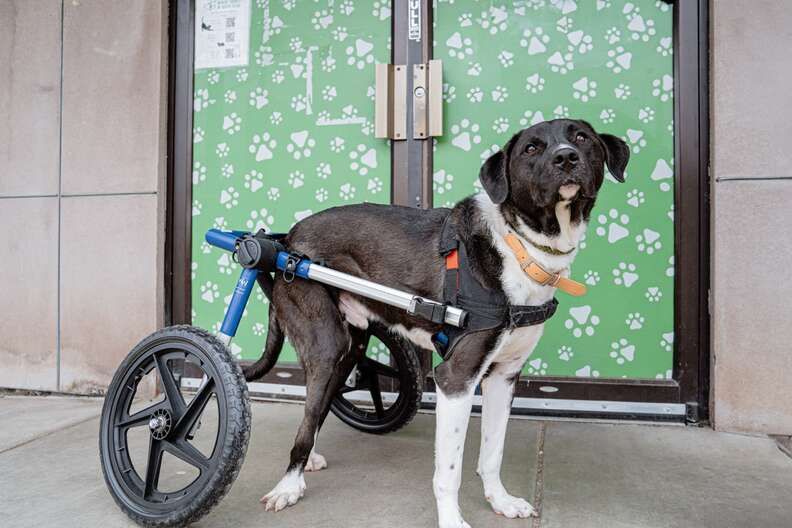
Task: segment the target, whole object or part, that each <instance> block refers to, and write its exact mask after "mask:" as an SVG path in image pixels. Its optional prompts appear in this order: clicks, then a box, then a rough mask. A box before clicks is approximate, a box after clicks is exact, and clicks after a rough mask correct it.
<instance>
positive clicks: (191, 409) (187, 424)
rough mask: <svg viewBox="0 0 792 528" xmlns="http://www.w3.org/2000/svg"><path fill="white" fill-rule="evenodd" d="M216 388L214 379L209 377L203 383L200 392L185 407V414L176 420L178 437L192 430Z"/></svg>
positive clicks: (175, 432)
mask: <svg viewBox="0 0 792 528" xmlns="http://www.w3.org/2000/svg"><path fill="white" fill-rule="evenodd" d="M214 388H215V384H214V379H213V378H207V380H206V381H205V382H204V384H203V385H201V388H200V389H198V392H196V393H195V396H193V399H192V400H190V404H189V405H188V406H187V409H185V411H184V414H183V415H182V417H181V418H180V419H179V421H178V422H176V426H175V428H174V435H176V437H177V438H183V437H184V435H186V434H188V433H189V432H190V431H192V429H193V426H195V422H197V421H198V418H200V417H201V414H202V413H203V411H204V409H205V408H206V404H207V403H208V402H209V398H211V396H212V394H213V393H214Z"/></svg>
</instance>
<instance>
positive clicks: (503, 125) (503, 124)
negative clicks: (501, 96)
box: [492, 117, 509, 134]
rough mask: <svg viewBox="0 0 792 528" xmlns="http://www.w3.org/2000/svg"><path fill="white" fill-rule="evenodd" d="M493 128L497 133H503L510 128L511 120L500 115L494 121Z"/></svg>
mask: <svg viewBox="0 0 792 528" xmlns="http://www.w3.org/2000/svg"><path fill="white" fill-rule="evenodd" d="M492 130H493V131H494V132H495V133H496V134H503V133H505V132H507V131H508V130H509V120H508V119H507V118H505V117H498V118H497V119H495V121H493V122H492Z"/></svg>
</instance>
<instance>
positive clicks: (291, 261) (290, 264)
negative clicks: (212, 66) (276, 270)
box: [283, 255, 300, 282]
mask: <svg viewBox="0 0 792 528" xmlns="http://www.w3.org/2000/svg"><path fill="white" fill-rule="evenodd" d="M299 263H300V259H299V257H296V256H294V255H289V256H288V257H286V266H284V268H283V280H285V281H286V282H292V281H294V277H295V271H296V270H297V264H299Z"/></svg>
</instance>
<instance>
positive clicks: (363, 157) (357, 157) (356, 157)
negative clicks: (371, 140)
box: [349, 143, 377, 176]
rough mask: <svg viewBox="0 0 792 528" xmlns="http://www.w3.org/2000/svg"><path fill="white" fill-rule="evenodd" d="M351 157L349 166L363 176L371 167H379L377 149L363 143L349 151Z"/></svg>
mask: <svg viewBox="0 0 792 528" xmlns="http://www.w3.org/2000/svg"><path fill="white" fill-rule="evenodd" d="M349 159H350V160H351V162H350V164H349V168H350V169H352V170H353V171H357V173H358V174H360V175H361V176H365V175H366V174H368V171H369V169H376V168H377V151H376V150H374V149H373V148H369V147H367V146H366V145H364V144H362V143H361V144H360V145H358V146H357V148H356V149H355V150H352V151H350V152H349Z"/></svg>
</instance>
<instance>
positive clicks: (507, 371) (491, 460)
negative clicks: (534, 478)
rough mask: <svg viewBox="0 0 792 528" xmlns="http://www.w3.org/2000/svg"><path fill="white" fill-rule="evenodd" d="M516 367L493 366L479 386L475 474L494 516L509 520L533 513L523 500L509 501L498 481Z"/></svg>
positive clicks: (513, 498) (517, 371) (516, 498)
mask: <svg viewBox="0 0 792 528" xmlns="http://www.w3.org/2000/svg"><path fill="white" fill-rule="evenodd" d="M519 368H520V365H516V366H514V367H512V366H508V365H502V364H497V365H495V366H494V367H493V368H492V370H491V372H490V373H489V375H488V376H487V377H485V378H484V379H483V380H482V382H481V392H482V394H483V404H482V408H481V448H480V450H479V459H478V469H477V473H478V474H479V476H480V477H481V481H482V483H483V484H484V497H485V498H486V499H487V501H488V502H489V503H490V505H491V506H492V509H493V511H495V513H499V514H501V515H504V516H506V517H509V518H510V519H514V518H516V517H531V516H535V515H536V511H535V510H534V509H533V507H532V506H531V505H530V504H529V503H528V501H526V500H525V499H521V498H519V497H513V496H512V495H510V494H509V493H508V492H507V491H506V488H504V487H503V484H502V483H501V478H500V470H501V462H502V461H503V444H504V440H505V438H506V426H507V425H508V422H509V414H510V412H511V404H512V398H513V395H514V385H515V382H516V380H517V376H518V375H519Z"/></svg>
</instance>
